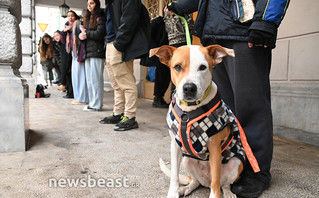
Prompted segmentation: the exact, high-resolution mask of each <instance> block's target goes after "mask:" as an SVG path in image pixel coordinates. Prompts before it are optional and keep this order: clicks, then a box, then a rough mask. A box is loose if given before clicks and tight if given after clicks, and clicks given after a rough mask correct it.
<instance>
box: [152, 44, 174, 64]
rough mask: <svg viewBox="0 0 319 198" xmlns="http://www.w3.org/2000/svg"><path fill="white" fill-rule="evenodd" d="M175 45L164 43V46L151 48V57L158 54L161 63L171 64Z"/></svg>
mask: <svg viewBox="0 0 319 198" xmlns="http://www.w3.org/2000/svg"><path fill="white" fill-rule="evenodd" d="M175 50H176V48H175V47H172V46H169V45H163V46H162V47H158V48H154V49H151V50H150V57H152V56H154V55H156V56H158V58H159V59H160V61H161V63H163V64H164V65H167V66H169V61H170V60H171V58H172V56H173V53H174V51H175Z"/></svg>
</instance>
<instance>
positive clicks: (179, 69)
mask: <svg viewBox="0 0 319 198" xmlns="http://www.w3.org/2000/svg"><path fill="white" fill-rule="evenodd" d="M174 69H175V70H176V71H178V72H180V71H181V70H182V67H181V66H180V65H175V67H174Z"/></svg>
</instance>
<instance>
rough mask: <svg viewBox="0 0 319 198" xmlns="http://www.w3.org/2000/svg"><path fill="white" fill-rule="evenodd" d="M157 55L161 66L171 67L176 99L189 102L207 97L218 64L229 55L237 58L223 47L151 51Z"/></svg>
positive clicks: (230, 50) (212, 46) (193, 46)
mask: <svg viewBox="0 0 319 198" xmlns="http://www.w3.org/2000/svg"><path fill="white" fill-rule="evenodd" d="M153 55H156V56H158V57H159V59H160V61H161V63H163V64H165V65H167V66H169V67H170V68H171V78H172V82H173V83H174V84H175V86H176V96H177V97H178V98H179V100H183V101H187V102H193V101H197V100H200V99H201V98H202V97H203V96H204V95H205V91H206V90H207V89H208V87H209V86H210V85H211V83H212V69H213V66H214V65H216V64H218V63H220V62H222V58H223V57H224V56H226V55H230V56H235V55H234V51H233V50H232V49H227V48H224V47H221V46H219V45H210V46H208V47H202V46H197V45H187V46H182V47H179V48H175V47H172V46H168V45H164V46H162V47H159V48H155V49H151V50H150V57H151V56H153Z"/></svg>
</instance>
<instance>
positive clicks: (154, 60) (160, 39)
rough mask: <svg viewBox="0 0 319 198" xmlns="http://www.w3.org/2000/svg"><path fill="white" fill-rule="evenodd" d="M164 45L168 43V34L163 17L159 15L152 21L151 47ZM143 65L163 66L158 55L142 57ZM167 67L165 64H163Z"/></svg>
mask: <svg viewBox="0 0 319 198" xmlns="http://www.w3.org/2000/svg"><path fill="white" fill-rule="evenodd" d="M162 45H168V36H167V32H166V29H165V23H164V20H163V17H161V16H159V17H156V18H155V19H152V21H151V42H150V47H151V49H152V48H157V47H160V46H162ZM140 64H141V65H143V66H163V64H162V63H161V62H160V61H159V58H158V57H157V56H152V57H148V56H147V57H143V58H141V62H140ZM163 67H165V65H164V66H163Z"/></svg>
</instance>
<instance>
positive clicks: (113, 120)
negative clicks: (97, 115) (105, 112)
mask: <svg viewBox="0 0 319 198" xmlns="http://www.w3.org/2000/svg"><path fill="white" fill-rule="evenodd" d="M122 118H123V113H122V114H121V115H115V114H114V113H112V114H111V115H110V116H107V117H105V118H102V119H100V123H101V124H117V123H119V122H120V121H121V120H122Z"/></svg>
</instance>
